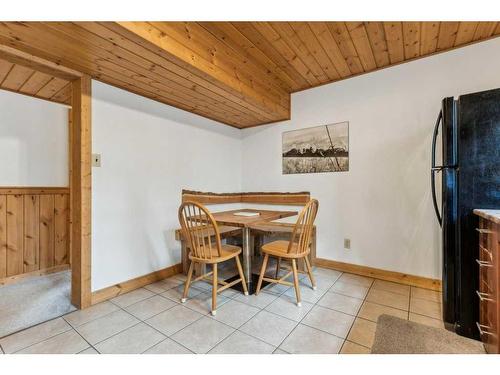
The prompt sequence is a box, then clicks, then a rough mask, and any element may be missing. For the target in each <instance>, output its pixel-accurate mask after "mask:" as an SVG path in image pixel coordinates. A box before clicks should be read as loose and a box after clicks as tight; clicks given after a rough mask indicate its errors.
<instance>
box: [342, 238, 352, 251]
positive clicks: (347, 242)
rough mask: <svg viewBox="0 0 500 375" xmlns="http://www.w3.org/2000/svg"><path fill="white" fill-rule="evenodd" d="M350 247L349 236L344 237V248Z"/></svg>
mask: <svg viewBox="0 0 500 375" xmlns="http://www.w3.org/2000/svg"><path fill="white" fill-rule="evenodd" d="M350 248H351V239H350V238H344V249H347V250H349V249H350Z"/></svg>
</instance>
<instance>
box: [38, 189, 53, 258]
mask: <svg viewBox="0 0 500 375" xmlns="http://www.w3.org/2000/svg"><path fill="white" fill-rule="evenodd" d="M39 224H40V268H50V267H53V266H54V227H55V225H54V196H53V195H40V223H39Z"/></svg>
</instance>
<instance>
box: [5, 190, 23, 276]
mask: <svg viewBox="0 0 500 375" xmlns="http://www.w3.org/2000/svg"><path fill="white" fill-rule="evenodd" d="M23 203H24V198H23V196H22V195H7V276H13V275H18V274H20V273H23V252H24V246H23V245H24V238H23V234H24V233H23V232H24V225H23V220H24V209H23V206H24V204H23Z"/></svg>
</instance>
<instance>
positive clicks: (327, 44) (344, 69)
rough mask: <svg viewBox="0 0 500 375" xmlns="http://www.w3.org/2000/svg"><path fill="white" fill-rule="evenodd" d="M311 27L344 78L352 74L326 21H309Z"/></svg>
mask: <svg viewBox="0 0 500 375" xmlns="http://www.w3.org/2000/svg"><path fill="white" fill-rule="evenodd" d="M309 27H310V28H311V30H312V32H313V33H314V35H315V36H316V38H317V39H318V41H319V43H320V44H321V46H322V47H323V49H324V51H325V53H326V54H327V55H328V57H329V58H330V60H331V61H332V63H333V65H334V66H335V69H337V72H338V73H339V74H340V76H341V77H342V78H344V77H348V76H350V75H351V71H350V69H349V66H348V65H347V62H346V60H345V58H344V55H342V52H341V51H340V48H339V46H338V45H337V42H336V41H335V39H334V38H333V36H332V34H331V33H330V30H329V29H328V26H327V24H326V23H325V22H309Z"/></svg>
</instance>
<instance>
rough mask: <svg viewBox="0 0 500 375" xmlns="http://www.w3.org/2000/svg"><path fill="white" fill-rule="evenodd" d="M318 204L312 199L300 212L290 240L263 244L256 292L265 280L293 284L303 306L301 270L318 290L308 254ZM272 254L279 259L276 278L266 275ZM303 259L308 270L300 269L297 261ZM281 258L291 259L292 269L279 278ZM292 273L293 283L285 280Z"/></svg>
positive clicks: (298, 301) (298, 304)
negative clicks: (299, 275) (300, 286)
mask: <svg viewBox="0 0 500 375" xmlns="http://www.w3.org/2000/svg"><path fill="white" fill-rule="evenodd" d="M318 206H319V203H318V201H317V200H316V199H311V200H310V201H309V202H308V203H307V204H306V205H305V207H304V208H303V209H302V211H301V212H300V214H299V218H298V219H297V222H296V223H295V227H294V229H293V232H292V236H291V238H290V241H283V240H280V241H273V242H269V243H267V244H265V245H262V248H261V249H262V253H263V254H264V260H263V261H262V268H261V270H260V275H259V282H258V283H257V290H256V291H255V294H259V292H260V288H261V286H262V281H263V280H264V281H268V282H270V283H275V284H283V285H289V286H292V285H293V286H294V287H295V296H296V297H297V306H301V301H300V288H299V277H298V273H299V272H301V273H307V274H308V275H309V279H310V280H311V284H312V288H313V290H316V281H315V280H314V276H313V274H312V269H311V264H310V263H309V258H308V257H307V256H308V255H309V253H310V251H311V247H310V246H311V233H312V229H313V225H314V219H316V214H317V213H318ZM270 256H272V257H274V258H276V259H277V265H276V272H275V277H274V278H270V277H265V273H266V270H267V263H268V261H269V257H270ZM301 259H303V260H304V263H305V266H306V267H305V268H306V271H302V270H298V267H297V263H298V261H299V260H301ZM281 260H289V261H291V263H292V269H291V270H290V269H288V270H289V272H288V273H287V274H286V275H284V276H282V277H280V278H278V277H279V271H280V267H281ZM291 274H293V283H291V282H289V281H285V279H287V278H288V277H289V276H290V275H291Z"/></svg>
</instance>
